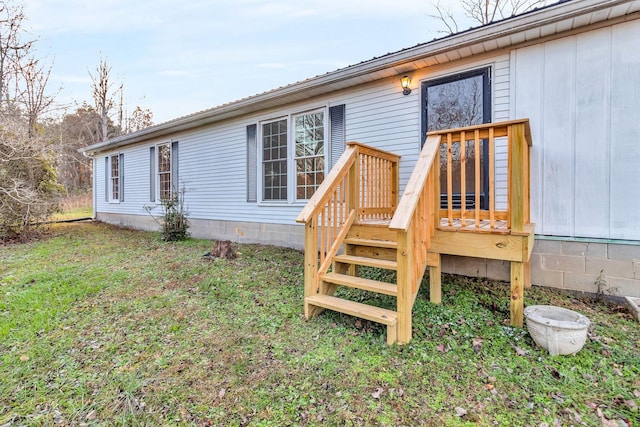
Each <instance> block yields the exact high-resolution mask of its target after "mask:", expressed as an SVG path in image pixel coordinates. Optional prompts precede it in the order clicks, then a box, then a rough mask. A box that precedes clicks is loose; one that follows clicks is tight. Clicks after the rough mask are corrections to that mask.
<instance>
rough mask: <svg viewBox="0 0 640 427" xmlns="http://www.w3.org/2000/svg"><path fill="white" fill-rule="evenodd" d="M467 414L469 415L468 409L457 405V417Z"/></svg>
mask: <svg viewBox="0 0 640 427" xmlns="http://www.w3.org/2000/svg"><path fill="white" fill-rule="evenodd" d="M465 415H467V410H466V409H464V408H461V407H459V406H456V417H458V418H462V417H464V416H465Z"/></svg>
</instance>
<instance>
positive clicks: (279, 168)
mask: <svg viewBox="0 0 640 427" xmlns="http://www.w3.org/2000/svg"><path fill="white" fill-rule="evenodd" d="M325 116H326V114H325V110H324V109H319V110H314V111H309V112H305V113H300V114H294V115H291V116H287V117H284V118H279V119H275V120H271V121H268V122H262V123H261V124H260V147H259V152H260V161H261V172H262V173H261V180H262V201H264V202H270V201H285V202H286V201H295V200H307V199H309V198H311V196H312V195H313V193H315V191H316V190H317V189H318V187H319V186H320V184H321V183H322V181H323V180H324V177H325V173H326V169H325V167H326V166H325V165H326V164H327V162H326V158H325V156H326V149H325V146H326V141H325V136H326V134H327V132H326V125H327V124H326V120H325Z"/></svg>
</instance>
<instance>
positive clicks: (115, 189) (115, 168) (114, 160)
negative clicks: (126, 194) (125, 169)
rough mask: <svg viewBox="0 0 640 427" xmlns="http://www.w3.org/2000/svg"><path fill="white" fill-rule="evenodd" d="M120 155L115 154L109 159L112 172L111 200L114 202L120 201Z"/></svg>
mask: <svg viewBox="0 0 640 427" xmlns="http://www.w3.org/2000/svg"><path fill="white" fill-rule="evenodd" d="M119 160H120V156H119V155H118V154H114V155H112V156H110V158H109V161H110V163H111V165H110V172H111V194H110V200H111V201H112V202H118V201H120V162H119Z"/></svg>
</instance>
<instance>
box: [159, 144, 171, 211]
mask: <svg viewBox="0 0 640 427" xmlns="http://www.w3.org/2000/svg"><path fill="white" fill-rule="evenodd" d="M158 189H159V196H160V200H169V199H171V195H172V191H173V190H172V188H171V145H170V144H162V145H158Z"/></svg>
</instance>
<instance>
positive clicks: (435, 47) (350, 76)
mask: <svg viewBox="0 0 640 427" xmlns="http://www.w3.org/2000/svg"><path fill="white" fill-rule="evenodd" d="M625 3H629V4H636V3H638V4H640V1H633V2H629V0H605V1H602V0H572V1H567V2H563V3H557V4H555V5H551V6H549V7H546V8H543V9H539V10H535V11H532V12H529V13H526V14H523V15H520V16H516V17H512V18H509V19H506V20H503V21H500V22H496V23H493V24H489V25H485V26H482V27H478V28H472V29H469V30H467V31H464V32H461V33H457V34H453V35H450V36H447V37H444V38H441V39H436V40H433V41H431V42H427V43H423V44H419V45H416V46H414V47H411V48H407V49H403V50H401V51H398V52H394V53H390V54H386V55H384V56H381V57H378V58H374V59H371V60H368V61H364V62H361V63H359V64H355V65H351V66H348V67H346V68H343V69H340V70H336V71H333V72H329V73H326V74H322V75H319V76H316V77H312V78H309V79H307V80H303V81H301V82H297V83H293V84H290V85H287V86H284V87H281V88H277V89H273V90H271V91H268V92H264V93H261V94H258V95H254V96H251V97H248V98H244V99H241V100H238V101H234V102H230V103H228V104H223V105H220V106H217V107H213V108H211V109H207V110H204V111H200V112H197V113H194V114H190V115H188V116H184V117H179V118H177V119H174V120H170V121H168V122H164V123H161V124H158V125H154V126H151V127H148V128H146V129H143V130H140V131H138V132H134V133H131V134H127V135H122V136H118V137H115V138H112V139H109V140H107V141H103V142H100V143H97V144H93V145H91V146H88V147H86V148H83V149H81V150H79V151H81V152H84V153H86V154H87V155H95V154H97V153H100V152H102V151H107V150H113V149H116V148H119V147H122V146H125V145H130V144H135V143H138V142H142V141H146V140H149V139H152V138H159V137H163V136H166V135H170V134H174V133H177V132H181V131H185V130H189V129H194V128H198V127H201V126H205V125H209V124H212V123H215V122H219V121H222V120H226V119H229V118H233V117H237V116H240V115H243V114H249V113H252V112H256V111H259V110H263V109H265V108H270V107H275V106H279V105H284V104H287V103H290V102H293V101H296V100H298V99H303V98H309V97H310V96H318V95H323V94H326V93H329V92H332V91H334V90H336V89H337V88H338V87H340V88H345V87H349V86H354V85H356V84H361V82H362V77H363V76H370V75H371V74H372V73H377V72H381V71H387V73H386V74H387V75H388V76H391V75H395V74H397V73H398V70H399V69H402V68H403V66H404V67H406V69H407V70H409V69H412V68H414V65H415V64H413V63H414V62H416V61H419V60H423V59H425V58H427V57H435V56H437V55H442V54H444V53H446V52H452V51H455V50H458V51H461V50H463V49H466V50H467V51H470V50H474V49H473V48H474V47H478V46H484V45H485V44H486V43H487V42H489V41H491V42H492V45H493V46H495V47H494V48H490V49H486V48H485V47H483V50H485V51H487V52H489V51H491V50H497V49H504V48H508V47H510V46H513V45H516V44H520V43H521V41H518V42H513V36H514V35H517V34H520V33H522V34H523V35H524V34H525V33H527V32H528V31H531V30H532V29H534V28H541V27H544V26H547V25H551V24H555V23H558V22H561V21H567V20H573V19H575V18H576V17H579V16H583V15H588V14H592V13H594V12H596V11H600V10H603V9H610V8H613V7H615V6H618V5H621V4H625ZM631 7H632V6H630V8H631ZM638 8H640V7H638ZM609 18H611V17H610V16H609ZM588 24H589V23H586V24H582V25H580V26H584V25H588ZM577 27H578V26H576V28H577ZM546 36H549V34H541V33H539V34H538V35H533V36H532V35H531V34H528V37H527V39H526V41H531V40H535V39H537V38H541V37H546ZM387 75H384V76H382V77H378V78H377V79H379V78H385V77H387ZM372 80H373V79H372Z"/></svg>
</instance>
